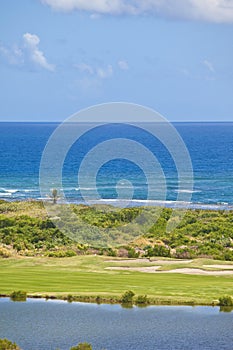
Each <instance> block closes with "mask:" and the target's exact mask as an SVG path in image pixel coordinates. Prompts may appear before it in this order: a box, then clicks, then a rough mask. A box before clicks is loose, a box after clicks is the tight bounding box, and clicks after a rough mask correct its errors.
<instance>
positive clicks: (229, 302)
mask: <svg viewBox="0 0 233 350" xmlns="http://www.w3.org/2000/svg"><path fill="white" fill-rule="evenodd" d="M219 305H220V306H233V299H232V297H231V296H229V295H225V296H223V297H220V298H219Z"/></svg>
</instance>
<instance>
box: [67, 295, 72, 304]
mask: <svg viewBox="0 0 233 350" xmlns="http://www.w3.org/2000/svg"><path fill="white" fill-rule="evenodd" d="M66 300H67V301H68V303H72V301H74V297H73V295H72V294H68V295H67V298H66Z"/></svg>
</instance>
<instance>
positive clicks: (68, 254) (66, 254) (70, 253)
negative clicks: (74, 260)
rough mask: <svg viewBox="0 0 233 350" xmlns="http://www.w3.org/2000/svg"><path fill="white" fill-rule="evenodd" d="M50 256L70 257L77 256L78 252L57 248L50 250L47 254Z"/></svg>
mask: <svg viewBox="0 0 233 350" xmlns="http://www.w3.org/2000/svg"><path fill="white" fill-rule="evenodd" d="M47 255H48V256H49V257H50V258H69V257H72V256H76V255H77V254H76V253H75V251H73V250H70V249H69V250H56V251H50V252H49V253H48V254H47Z"/></svg>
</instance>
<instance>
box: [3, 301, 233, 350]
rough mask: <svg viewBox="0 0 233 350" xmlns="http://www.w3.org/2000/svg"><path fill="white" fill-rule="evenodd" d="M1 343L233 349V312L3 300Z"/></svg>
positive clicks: (98, 349) (50, 349)
mask: <svg viewBox="0 0 233 350" xmlns="http://www.w3.org/2000/svg"><path fill="white" fill-rule="evenodd" d="M0 338H8V339H10V340H11V341H15V342H16V343H17V344H18V345H19V346H20V347H21V348H22V349H23V350H56V349H58V348H59V349H60V350H68V349H69V348H70V347H71V346H74V345H77V344H78V343H80V342H89V343H91V344H92V346H93V349H94V350H103V349H106V350H178V349H179V350H181V349H182V350H183V349H187V350H200V349H201V350H202V349H204V350H207V349H211V350H232V349H233V313H232V312H231V313H230V312H229V313H226V312H220V310H219V308H218V307H204V306H198V307H191V306H149V307H146V308H139V307H133V308H122V307H121V306H120V305H106V304H102V305H97V304H87V303H67V302H64V301H52V300H48V301H45V300H43V299H28V300H27V302H12V301H10V300H9V299H8V298H2V299H0Z"/></svg>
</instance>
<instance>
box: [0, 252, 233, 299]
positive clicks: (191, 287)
mask: <svg viewBox="0 0 233 350" xmlns="http://www.w3.org/2000/svg"><path fill="white" fill-rule="evenodd" d="M105 260H106V258H104V257H98V256H83V257H72V258H65V259H52V258H18V259H12V258H11V259H1V260H0V293H2V294H3V293H7V294H9V293H11V292H12V291H13V290H20V289H21V290H26V291H27V292H28V293H30V294H43V295H46V294H48V295H56V296H62V295H63V296H64V295H67V294H70V293H71V294H73V295H92V296H97V295H100V296H105V297H108V298H110V297H119V296H120V295H121V294H122V293H123V292H124V291H125V290H129V289H131V290H133V291H134V292H135V293H136V294H137V295H139V294H147V295H148V296H150V297H151V298H152V299H154V302H158V303H159V302H166V301H169V300H171V301H172V302H173V303H185V302H192V301H193V302H195V303H196V304H202V303H204V304H211V303H212V302H213V300H216V299H218V298H219V297H220V296H222V295H225V294H228V295H232V290H233V288H232V286H233V279H232V276H218V277H217V276H197V275H182V274H169V275H168V274H151V273H142V272H130V271H109V270H106V269H104V268H105V267H107V266H113V263H110V262H106V261H105ZM199 265H200V262H199Z"/></svg>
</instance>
